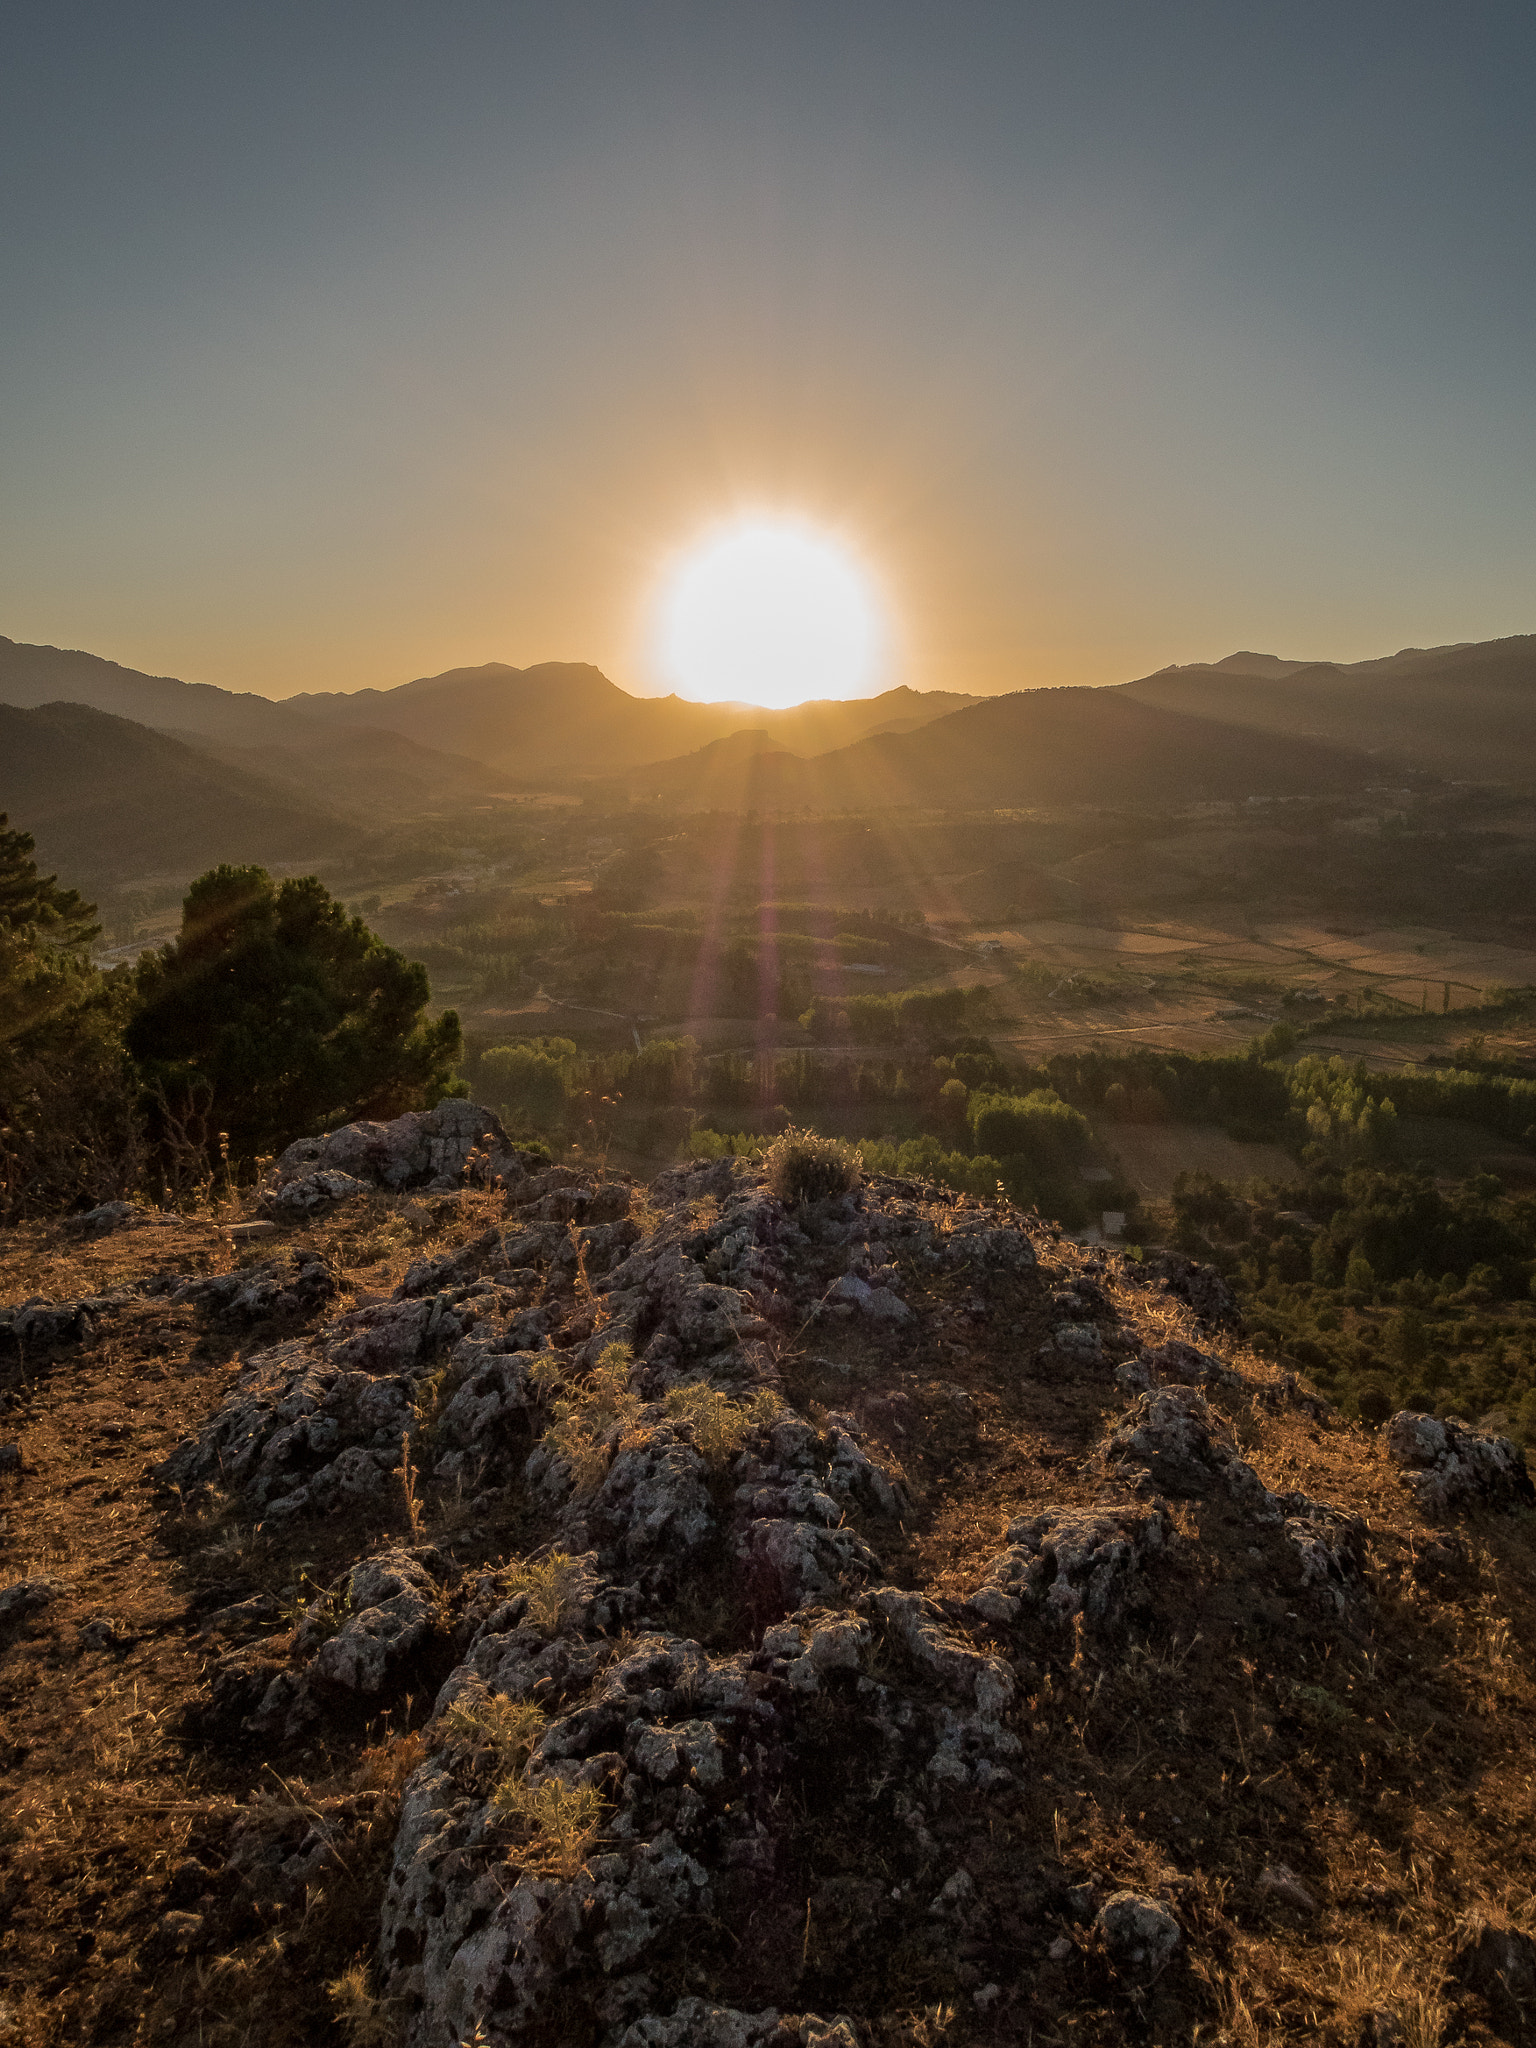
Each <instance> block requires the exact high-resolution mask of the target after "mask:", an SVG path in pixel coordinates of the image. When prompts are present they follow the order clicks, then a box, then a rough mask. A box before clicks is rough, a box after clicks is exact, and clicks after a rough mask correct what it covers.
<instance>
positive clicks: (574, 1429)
mask: <svg viewBox="0 0 1536 2048" xmlns="http://www.w3.org/2000/svg"><path fill="white" fill-rule="evenodd" d="M631 1363H632V1361H631V1358H630V1352H629V1346H628V1345H627V1344H610V1345H608V1346H607V1348H606V1349H605V1350H604V1351H603V1353H602V1355H601V1356H600V1357H599V1359H598V1361H597V1363H596V1365H594V1366H593V1367H592V1369H591V1371H590V1372H589V1373H587V1374H586V1375H585V1376H584V1377H583V1378H581V1379H578V1380H575V1381H565V1385H566V1386H567V1387H568V1389H569V1391H568V1392H566V1393H565V1394H562V1395H560V1396H559V1397H558V1398H556V1400H555V1401H554V1402H553V1404H552V1419H551V1421H550V1424H549V1427H548V1429H546V1430H545V1432H544V1439H543V1440H544V1442H545V1443H546V1444H547V1445H548V1446H549V1448H550V1450H552V1451H553V1452H554V1453H555V1455H556V1457H558V1458H560V1459H561V1460H562V1461H563V1462H564V1464H565V1465H566V1466H567V1468H568V1469H569V1471H570V1475H571V1484H572V1486H573V1488H574V1489H575V1492H576V1495H577V1497H578V1499H580V1498H584V1497H585V1496H587V1495H589V1494H593V1493H596V1491H597V1489H598V1488H599V1487H600V1486H601V1485H602V1483H603V1480H604V1479H605V1477H606V1476H607V1472H608V1466H609V1463H610V1461H611V1459H612V1456H613V1448H614V1444H615V1442H616V1441H617V1439H618V1438H619V1436H620V1435H622V1433H623V1432H624V1431H625V1430H626V1429H628V1428H630V1427H631V1426H632V1425H633V1424H634V1422H635V1421H636V1420H637V1418H638V1416H639V1414H640V1405H641V1404H640V1397H639V1396H638V1395H637V1394H634V1393H631V1391H630V1387H629V1374H630V1366H631Z"/></svg>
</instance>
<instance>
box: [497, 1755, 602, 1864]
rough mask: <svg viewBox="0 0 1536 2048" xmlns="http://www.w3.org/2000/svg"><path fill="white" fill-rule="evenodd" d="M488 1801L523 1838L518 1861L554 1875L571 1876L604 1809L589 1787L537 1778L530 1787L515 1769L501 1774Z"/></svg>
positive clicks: (582, 1857) (579, 1862)
mask: <svg viewBox="0 0 1536 2048" xmlns="http://www.w3.org/2000/svg"><path fill="white" fill-rule="evenodd" d="M491 1805H492V1806H493V1807H494V1809H495V1811H496V1813H497V1814H498V1815H499V1816H500V1818H501V1819H502V1820H505V1821H509V1822H510V1823H511V1824H512V1825H513V1826H514V1827H516V1828H517V1829H518V1831H519V1832H520V1833H521V1835H522V1837H523V1844H522V1851H523V1860H524V1862H525V1863H527V1864H528V1865H529V1866H530V1867H531V1868H534V1869H538V1870H546V1871H548V1872H549V1873H550V1874H551V1875H552V1876H554V1877H566V1878H570V1877H574V1876H575V1875H576V1873H577V1871H578V1870H580V1868H581V1866H582V1864H583V1863H584V1862H585V1861H586V1858H587V1851H588V1850H589V1849H590V1848H591V1846H592V1842H593V1840H594V1838H595V1837H596V1835H597V1831H598V1829H599V1827H600V1826H601V1825H602V1819H603V1815H604V1813H605V1812H606V1811H607V1808H606V1806H605V1804H604V1801H603V1797H602V1795H601V1793H600V1792H598V1790H597V1788H596V1787H595V1786H593V1785H567V1784H566V1783H565V1782H564V1781H563V1779H560V1778H543V1779H541V1780H540V1781H539V1783H538V1784H537V1785H530V1784H529V1782H528V1780H527V1779H526V1778H525V1777H524V1776H523V1775H522V1774H521V1773H520V1772H514V1773H511V1774H510V1775H508V1776H507V1777H505V1778H503V1779H502V1780H501V1782H500V1783H499V1784H498V1785H497V1787H496V1789H495V1791H494V1792H493V1793H492V1794H491Z"/></svg>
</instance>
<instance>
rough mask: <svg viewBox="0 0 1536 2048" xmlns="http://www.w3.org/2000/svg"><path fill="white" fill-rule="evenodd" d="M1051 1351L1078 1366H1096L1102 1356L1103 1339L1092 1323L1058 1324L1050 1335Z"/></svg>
mask: <svg viewBox="0 0 1536 2048" xmlns="http://www.w3.org/2000/svg"><path fill="white" fill-rule="evenodd" d="M1051 1349H1052V1350H1053V1351H1056V1352H1058V1353H1059V1354H1060V1355H1061V1356H1062V1357H1063V1358H1069V1359H1072V1360H1073V1361H1074V1362H1075V1363H1076V1364H1078V1365H1097V1364H1099V1363H1100V1361H1101V1360H1102V1359H1103V1356H1104V1339H1103V1337H1102V1336H1101V1335H1100V1334H1099V1331H1098V1330H1097V1328H1096V1327H1095V1326H1094V1325H1093V1324H1092V1323H1059V1324H1058V1325H1057V1327H1056V1329H1055V1330H1054V1331H1053V1332H1052V1333H1051Z"/></svg>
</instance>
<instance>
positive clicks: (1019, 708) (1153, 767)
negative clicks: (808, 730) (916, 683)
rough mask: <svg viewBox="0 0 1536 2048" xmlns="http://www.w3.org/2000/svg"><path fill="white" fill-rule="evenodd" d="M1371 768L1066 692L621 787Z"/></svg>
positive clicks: (1252, 784) (1119, 786) (1332, 783)
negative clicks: (811, 751)
mask: <svg viewBox="0 0 1536 2048" xmlns="http://www.w3.org/2000/svg"><path fill="white" fill-rule="evenodd" d="M745 737H747V736H746V735H738V736H737V738H738V740H739V739H742V738H745ZM762 737H763V736H762V735H759V734H753V735H751V738H752V739H753V740H754V741H758V740H760V739H761V738H762ZM1373 773H1374V769H1373V767H1372V764H1371V763H1370V762H1369V761H1368V760H1366V759H1365V758H1364V757H1363V756H1361V755H1358V754H1355V753H1352V752H1350V751H1347V750H1345V749H1342V748H1339V747H1334V746H1329V745H1326V744H1323V743H1320V742H1317V741H1313V740H1307V739H1289V738H1278V737H1276V738H1271V739H1268V740H1267V741H1266V742H1265V744H1264V745H1263V746H1262V747H1255V745H1254V742H1253V738H1252V735H1251V734H1249V733H1248V732H1245V731H1244V730H1242V729H1241V728H1239V727H1237V726H1232V725H1224V724H1222V723H1220V722H1219V721H1218V720H1215V719H1211V718H1200V717H1194V716H1190V715H1188V714H1185V713H1182V712H1175V711H1166V710H1163V709H1161V708H1160V707H1158V706H1156V705H1150V704H1141V703H1138V702H1137V701H1136V700H1135V699H1133V698H1129V697H1126V696H1124V695H1123V694H1121V693H1120V692H1118V691H1115V690H1095V689H1084V688H1075V689H1054V690H1021V691H1018V692H1016V693H1014V694H1012V695H1010V696H1006V697H989V698H986V699H984V700H983V701H982V702H981V703H979V704H975V705H971V706H969V707H967V708H966V709H965V710H962V711H956V712H952V713H951V714H950V715H949V716H948V717H947V718H942V719H937V720H935V721H934V722H932V723H931V724H929V725H926V726H924V727H923V728H922V730H921V731H919V732H916V733H899V734H897V733H887V734H879V735H876V736H873V737H871V738H867V739H863V740H858V741H855V742H854V743H853V744H852V745H851V746H847V747H841V748H838V749H835V750H833V751H830V752H828V753H825V754H820V755H817V756H815V757H813V758H812V759H810V760H805V759H801V758H800V757H798V756H796V755H793V754H789V753H786V752H784V751H781V750H777V749H774V748H773V747H772V746H771V744H770V745H768V746H766V747H765V746H763V745H760V744H759V745H753V746H741V745H738V744H736V743H735V742H731V741H727V742H719V741H717V742H715V743H714V744H713V745H711V746H708V747H705V748H702V749H701V750H700V751H699V752H697V753H695V754H692V755H689V756H686V757H684V758H683V759H681V760H678V761H672V762H663V763H660V764H658V765H656V766H654V767H649V768H641V769H637V770H635V771H634V772H633V773H632V774H631V775H630V776H629V777H628V778H627V781H626V787H627V789H628V791H629V793H630V794H631V795H632V796H634V797H637V798H644V797H647V796H649V797H652V798H655V797H660V798H662V799H663V800H664V801H671V802H683V803H686V804H688V805H689V806H690V807H691V808H695V809H705V810H708V809H721V810H724V809H735V808H752V809H760V810H775V809H777V810H796V809H801V808H806V809H811V810H863V809H878V808H884V807H888V806H897V807H903V808H912V807H917V808H933V809H944V810H954V809H959V810H975V809H993V808H998V807H1003V808H1015V807H1017V808H1020V809H1029V810H1056V809H1061V808H1065V807H1067V806H1069V805H1079V804H1113V805H1119V804H1145V803H1165V802H1168V803H1187V802H1197V801H1201V800H1203V799H1209V798H1223V797H1245V796H1294V795H1303V794H1307V793H1310V792H1312V791H1320V790H1335V789H1348V788H1352V787H1358V786H1360V785H1361V784H1362V783H1364V782H1366V781H1368V780H1369V779H1370V778H1371V777H1372V775H1373Z"/></svg>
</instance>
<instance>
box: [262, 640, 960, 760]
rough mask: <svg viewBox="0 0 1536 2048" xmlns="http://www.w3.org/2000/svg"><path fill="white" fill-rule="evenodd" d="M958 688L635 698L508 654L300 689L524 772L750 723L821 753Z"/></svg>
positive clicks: (706, 739)
mask: <svg viewBox="0 0 1536 2048" xmlns="http://www.w3.org/2000/svg"><path fill="white" fill-rule="evenodd" d="M976 701H977V700H976V699H975V698H972V697H965V696H960V695H957V694H956V693H954V692H952V691H942V690H933V691H920V690H911V689H907V688H901V689H896V690H887V691H885V692H884V693H883V694H882V695H880V696H878V697H864V698H857V699H852V700H849V701H846V702H844V701H835V700H833V701H825V702H812V703H809V704H800V705H796V706H795V707H794V708H793V709H792V710H788V711H769V710H764V709H763V708H762V707H761V706H760V705H756V704H729V703H725V704H696V703H692V702H690V701H689V700H688V699H686V698H682V697H632V696H631V695H630V694H629V692H628V691H627V690H621V689H620V688H619V686H618V685H617V683H612V682H610V681H609V680H608V678H607V677H606V676H605V675H604V674H603V672H602V670H601V669H597V668H593V667H592V666H591V664H590V663H588V662H578V661H546V662H541V663H539V664H538V665H537V666H536V667H533V668H526V669H516V668H509V667H507V666H506V664H505V663H504V662H487V663H486V664H485V665H484V666H483V667H481V668H460V669H449V670H447V671H446V672H445V673H444V674H442V675H438V676H423V677H421V678H419V679H418V680H417V681H416V682H413V683H402V684H400V685H399V687H398V688H396V689H393V690H357V691H353V692H351V693H349V694H342V693H339V692H338V693H334V694H331V695H325V696H318V695H317V696H305V697H294V698H291V699H290V700H289V702H290V703H291V704H292V705H293V706H294V707H295V708H296V709H299V710H302V711H303V712H305V713H306V714H308V715H310V716H312V717H316V718H325V719H329V720H333V721H335V722H338V723H345V724H351V723H364V724H368V725H373V726H382V727H387V728H388V729H389V730H390V731H392V732H398V733H403V734H404V735H405V736H406V737H407V738H409V739H413V740H416V741H418V742H421V743H424V744H428V745H433V746H439V747H446V748H450V749H451V750H452V751H454V752H455V753H460V754H468V755H471V756H473V757H474V758H476V759H478V760H482V761H485V762H488V763H489V764H491V765H492V766H494V767H496V768H499V769H500V770H502V771H503V772H504V773H505V774H506V775H507V776H508V777H510V778H512V779H513V780H516V781H528V780H530V779H533V778H536V777H540V776H550V775H555V776H562V777H588V776H601V775H612V774H615V773H622V772H623V771H625V770H626V769H630V768H634V767H638V766H642V765H644V764H646V763H648V762H652V761H662V760H667V759H669V758H672V757H675V756H676V755H679V754H682V753H685V752H693V751H694V750H696V749H697V748H699V747H703V746H707V745H709V744H710V743H711V742H712V741H715V740H721V739H726V738H729V737H730V736H731V735H732V734H733V733H737V732H740V731H743V730H746V729H752V730H760V731H763V732H766V733H767V734H769V736H770V737H771V739H772V740H773V742H774V743H775V744H776V745H777V746H779V747H783V748H786V749H788V750H790V751H791V752H805V753H822V752H825V751H827V750H828V749H830V748H833V747H839V746H846V745H848V744H849V743H850V742H851V741H854V740H858V739H862V738H864V737H865V736H866V735H868V734H871V733H875V732H879V731H884V730H910V729H913V728H916V727H918V726H921V725H925V724H927V723H928V722H929V721H930V720H932V719H934V718H938V717H942V716H944V715H945V714H947V713H949V712H951V711H955V710H957V709H959V708H961V707H962V706H964V705H967V704H972V703H975V702H976Z"/></svg>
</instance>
